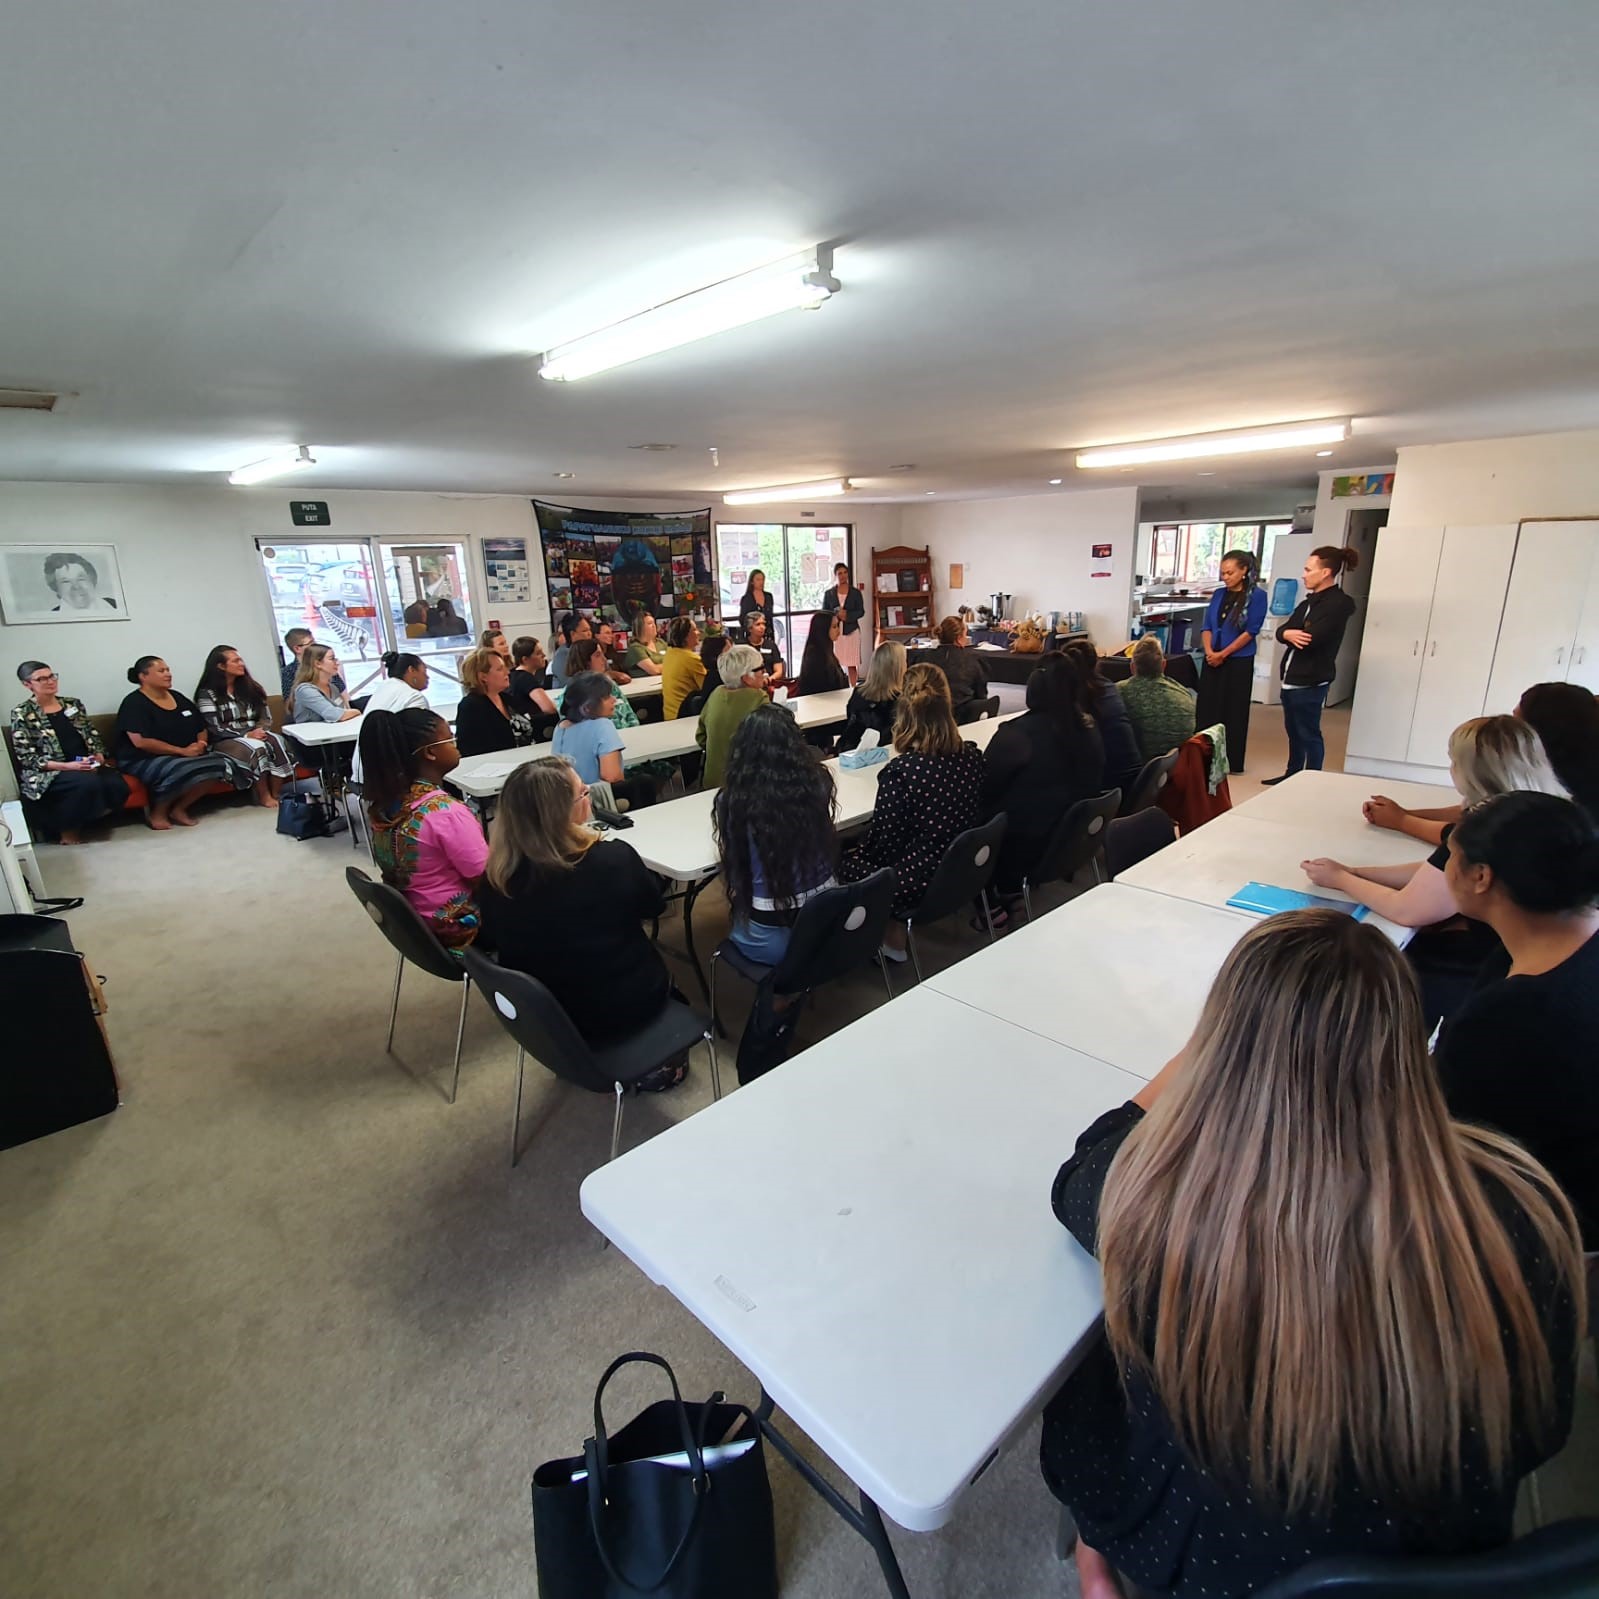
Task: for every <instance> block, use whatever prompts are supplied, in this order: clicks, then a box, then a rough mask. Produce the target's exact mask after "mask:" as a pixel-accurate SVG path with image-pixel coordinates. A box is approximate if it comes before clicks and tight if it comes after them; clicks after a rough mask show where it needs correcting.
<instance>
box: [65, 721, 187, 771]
mask: <svg viewBox="0 0 1599 1599" xmlns="http://www.w3.org/2000/svg"><path fill="white" fill-rule="evenodd" d="M48 714H49V717H50V725H51V727H53V728H54V729H55V730H56V738H57V739H58V740H59V741H60V744H61V754H60V757H59V759H61V760H63V761H81V760H82V759H83V758H84V757H85V756H87V755H92V754H93V753H94V751H93V750H91V749H90V748H89V743H88V740H87V739H85V738H84V736H83V734H82V733H80V732H79V731H78V730H77V728H76V727H74V726H73V725H72V718H71V717H70V716H68V715H67V713H66V712H65V711H51V712H49V713H48ZM135 731H137V729H135ZM190 742H191V743H192V742H193V740H192V739H191V740H190Z"/></svg>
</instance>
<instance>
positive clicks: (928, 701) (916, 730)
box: [894, 661, 961, 755]
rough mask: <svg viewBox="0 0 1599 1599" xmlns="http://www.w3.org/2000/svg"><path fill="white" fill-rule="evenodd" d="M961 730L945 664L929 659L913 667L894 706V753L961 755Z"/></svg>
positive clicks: (901, 687) (906, 675)
mask: <svg viewBox="0 0 1599 1599" xmlns="http://www.w3.org/2000/svg"><path fill="white" fill-rule="evenodd" d="M960 747H961V730H960V728H959V727H957V726H956V724H955V712H954V709H953V707H952V704H951V701H950V697H949V679H948V678H947V677H945V676H944V671H943V668H942V667H938V666H933V665H931V664H929V663H928V662H926V661H923V662H920V663H919V664H918V665H916V666H913V667H911V669H910V670H909V671H908V672H907V673H906V674H905V681H904V683H903V684H902V685H901V686H900V691H899V703H898V704H897V705H896V706H895V708H894V752H895V754H897V755H904V754H906V753H907V752H909V751H911V750H915V751H917V752H918V753H919V754H922V755H958V754H959V753H960Z"/></svg>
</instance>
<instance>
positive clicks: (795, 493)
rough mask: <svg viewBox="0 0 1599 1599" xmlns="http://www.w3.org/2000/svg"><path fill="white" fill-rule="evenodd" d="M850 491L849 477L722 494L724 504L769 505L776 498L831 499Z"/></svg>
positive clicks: (780, 484) (739, 490)
mask: <svg viewBox="0 0 1599 1599" xmlns="http://www.w3.org/2000/svg"><path fill="white" fill-rule="evenodd" d="M848 491H849V479H848V478H847V477H835V478H827V479H825V480H824V481H823V482H821V483H779V484H777V485H776V486H775V487H773V488H769V489H738V490H736V491H735V492H734V493H732V494H724V495H723V496H722V504H723V505H767V504H770V503H771V502H773V501H775V500H830V499H833V498H834V497H835V496H836V495H839V494H845V493H848Z"/></svg>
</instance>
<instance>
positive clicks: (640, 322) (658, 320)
mask: <svg viewBox="0 0 1599 1599" xmlns="http://www.w3.org/2000/svg"><path fill="white" fill-rule="evenodd" d="M839 287H840V285H839V281H838V279H837V278H835V277H834V276H833V252H832V248H831V247H830V246H826V245H819V246H818V247H817V248H816V249H814V250H810V251H807V252H806V253H805V254H804V255H797V256H790V257H789V258H788V259H787V260H785V261H777V262H774V263H773V264H772V265H771V266H764V267H757V268H756V270H755V271H753V272H743V273H740V274H739V276H737V277H734V278H724V279H723V280H722V281H721V282H720V283H712V284H710V285H709V286H708V287H706V288H703V289H695V290H694V291H693V292H692V293H691V294H683V295H679V296H678V298H677V299H675V300H667V301H666V302H665V303H664V304H662V305H657V306H652V307H651V308H650V309H649V310H648V311H641V312H639V314H638V315H637V316H630V317H628V318H627V319H626V320H625V321H622V322H615V323H612V325H611V326H610V327H608V328H600V329H599V330H598V331H597V332H594V333H585V334H584V335H583V337H582V338H580V339H572V340H570V341H569V342H568V343H566V344H558V345H556V347H555V348H554V349H553V350H548V351H546V352H545V355H544V361H543V364H542V365H541V366H540V367H539V376H540V377H541V378H549V379H550V380H551V381H552V382H555V383H570V382H573V381H574V380H575V379H577V378H586V377H589V376H591V375H592V374H593V373H595V372H604V371H607V370H608V369H609V368H611V367H613V366H625V365H626V364H627V363H628V362H629V361H639V360H642V359H643V358H644V357H645V356H647V355H659V354H660V352H661V351H662V350H673V349H676V348H677V346H678V345H680V344H692V343H693V342H694V341H695V340H696V339H708V338H710V336H711V335H712V334H713V333H725V332H726V331H727V330H728V329H729V328H739V327H743V326H744V324H745V323H747V322H759V321H760V320H761V319H762V318H763V317H769V316H776V315H777V313H778V312H779V311H806V310H809V311H814V310H815V309H816V307H817V306H819V305H820V304H821V303H822V302H823V301H824V300H827V299H830V298H831V297H832V296H833V295H835V294H836V293H837V292H838V290H839Z"/></svg>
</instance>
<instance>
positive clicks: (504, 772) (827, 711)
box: [445, 685, 853, 814]
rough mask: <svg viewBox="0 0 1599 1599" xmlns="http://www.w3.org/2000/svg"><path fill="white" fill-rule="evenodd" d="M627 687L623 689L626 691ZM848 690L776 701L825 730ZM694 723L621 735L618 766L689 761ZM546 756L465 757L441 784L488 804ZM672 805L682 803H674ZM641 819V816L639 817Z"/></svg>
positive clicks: (543, 750)
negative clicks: (515, 776)
mask: <svg viewBox="0 0 1599 1599" xmlns="http://www.w3.org/2000/svg"><path fill="white" fill-rule="evenodd" d="M628 686H630V685H624V687H628ZM852 692H853V690H851V689H847V688H841V689H834V690H832V691H831V692H829V693H826V694H805V695H802V696H801V697H800V698H799V699H797V700H779V701H778V703H779V704H780V705H783V706H785V707H786V708H787V709H788V710H791V711H792V712H793V713H794V720H795V721H797V722H798V723H799V725H800V726H801V727H806V728H810V727H830V726H833V725H834V724H835V723H838V722H842V721H843V720H844V716H845V712H846V709H847V707H848V705H849V697H850V694H851V693H852ZM698 728H699V722H698V720H697V719H696V718H694V717H692V716H688V717H682V716H680V717H677V718H675V719H674V720H672V721H670V722H646V723H644V724H642V725H641V726H639V727H629V728H624V729H623V731H622V764H623V766H641V765H643V764H644V763H645V762H646V761H662V760H671V759H673V758H675V757H676V756H679V755H692V754H693V753H694V751H695V750H697V749H698V748H699V745H698V744H697V743H696V742H695V734H696V732H697V731H698ZM548 754H550V746H549V745H548V744H531V745H527V746H526V747H524V748H522V749H519V750H496V751H494V752H493V753H491V754H488V755H468V756H467V757H466V758H465V759H464V760H463V761H462V762H461V764H460V765H459V766H457V767H456V768H455V770H454V771H453V772H451V773H450V774H449V776H448V777H447V778H446V779H445V781H446V782H448V783H449V784H450V786H451V787H452V788H455V789H459V790H460V792H461V793H463V794H465V795H467V796H468V797H469V798H471V799H493V798H494V797H495V796H496V795H497V794H498V793H499V792H500V790H501V789H502V788H504V787H505V780H506V778H507V777H509V776H510V775H511V773H512V772H513V771H515V770H516V768H517V767H518V766H522V765H524V764H526V763H527V762H528V761H536V760H539V759H540V758H541V757H543V756H546V755H548ZM672 803H681V802H680V801H674V802H672ZM641 814H642V813H641Z"/></svg>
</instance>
